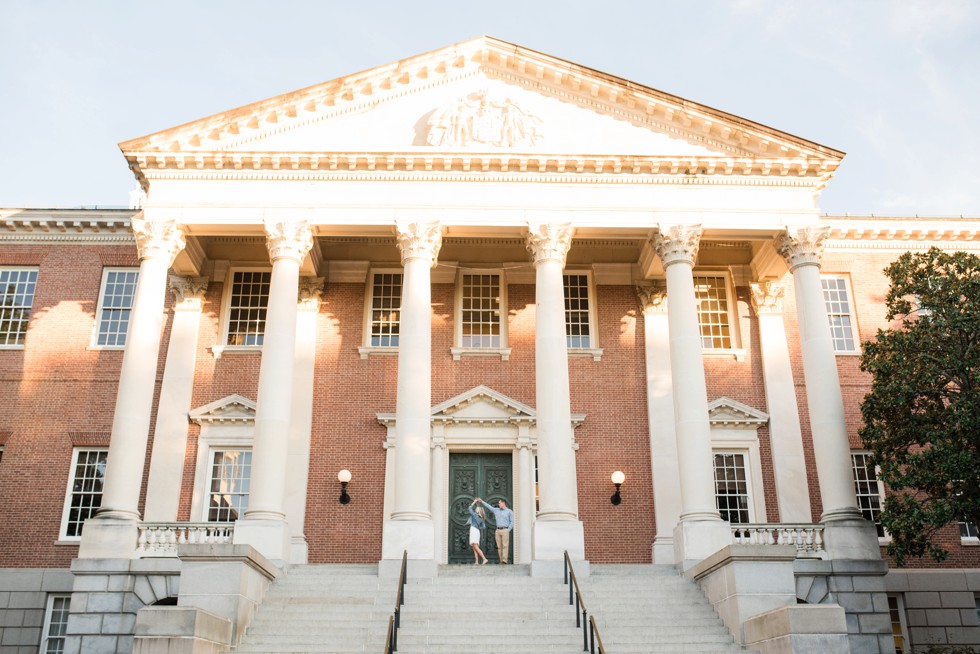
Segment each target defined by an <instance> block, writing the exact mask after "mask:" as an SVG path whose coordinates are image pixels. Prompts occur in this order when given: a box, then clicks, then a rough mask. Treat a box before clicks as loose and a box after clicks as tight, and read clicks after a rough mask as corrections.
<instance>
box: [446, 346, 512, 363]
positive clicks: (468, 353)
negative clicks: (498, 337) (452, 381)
mask: <svg viewBox="0 0 980 654" xmlns="http://www.w3.org/2000/svg"><path fill="white" fill-rule="evenodd" d="M449 352H450V353H451V354H452V355H453V361H459V360H460V359H461V358H463V357H497V356H499V357H500V360H501V361H507V360H509V359H510V348H509V347H453V348H449Z"/></svg>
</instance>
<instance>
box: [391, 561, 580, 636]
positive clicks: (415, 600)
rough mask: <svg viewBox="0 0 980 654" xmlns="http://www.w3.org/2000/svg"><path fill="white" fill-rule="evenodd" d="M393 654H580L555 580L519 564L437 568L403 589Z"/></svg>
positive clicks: (572, 621) (561, 590) (562, 591)
mask: <svg viewBox="0 0 980 654" xmlns="http://www.w3.org/2000/svg"><path fill="white" fill-rule="evenodd" d="M398 652H399V653H400V654H411V653H414V652H454V653H455V654H463V653H470V652H472V653H474V654H476V653H479V654H489V653H492V652H500V653H502V654H503V653H507V654H537V653H544V652H555V653H559V652H560V653H562V654H581V652H582V632H581V630H579V629H576V628H575V612H574V608H573V607H571V606H569V604H568V590H567V586H564V585H563V584H562V582H561V579H550V578H537V577H534V578H532V577H531V576H530V569H529V566H524V565H508V566H500V565H484V566H479V567H477V566H474V565H450V566H440V568H439V576H438V577H436V578H435V579H411V580H410V581H409V583H408V584H407V586H406V588H405V606H404V607H403V608H402V623H401V629H400V630H399V635H398Z"/></svg>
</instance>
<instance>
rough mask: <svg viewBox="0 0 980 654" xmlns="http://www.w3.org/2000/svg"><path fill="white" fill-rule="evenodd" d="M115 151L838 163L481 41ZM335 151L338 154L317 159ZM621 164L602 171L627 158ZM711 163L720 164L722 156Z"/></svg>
mask: <svg viewBox="0 0 980 654" xmlns="http://www.w3.org/2000/svg"><path fill="white" fill-rule="evenodd" d="M120 147H121V148H122V149H123V151H124V152H125V153H126V155H127V158H129V159H130V162H131V164H132V165H133V168H134V170H135V171H136V172H137V174H139V171H140V168H141V167H143V166H146V165H148V161H151V160H152V162H153V163H152V165H153V166H155V167H157V168H159V167H170V166H174V167H177V168H184V167H186V166H188V165H190V166H196V167H198V168H200V167H210V166H215V167H218V168H224V169H235V168H243V167H244V168H257V167H265V166H267V165H269V166H271V167H273V168H280V167H282V168H287V169H288V168H292V169H296V168H302V169H305V168H307V167H310V168H314V169H329V168H336V167H338V166H342V167H349V168H351V169H353V168H354V167H356V166H357V165H359V161H358V153H361V154H362V155H364V157H363V158H365V159H366V160H368V162H369V163H368V165H369V169H371V170H373V169H375V167H379V168H380V169H382V170H383V169H385V168H384V167H385V166H387V169H388V170H395V169H399V170H400V169H401V166H407V167H408V168H407V169H409V170H413V169H417V168H416V166H417V167H418V168H422V169H428V168H427V167H431V166H433V165H437V166H442V165H447V164H446V163H445V162H444V159H440V158H439V157H438V156H437V155H440V154H443V155H444V154H446V153H450V154H451V153H464V154H472V153H486V155H487V156H486V157H484V161H483V163H482V165H484V166H490V165H491V160H492V159H493V157H494V155H497V156H500V155H504V154H524V155H528V157H533V156H534V155H541V154H543V153H553V154H556V155H572V154H574V155H591V156H593V157H601V156H603V155H609V156H618V157H647V158H649V157H670V158H674V159H675V160H676V161H677V165H675V166H669V167H667V168H665V169H664V168H659V169H658V170H661V172H663V171H664V170H666V171H668V172H675V173H676V172H680V173H681V174H683V173H684V172H685V171H687V170H690V169H691V168H692V167H697V166H702V164H701V163H694V162H701V161H702V160H704V159H706V158H709V159H710V158H717V159H727V160H729V161H732V162H737V161H739V160H742V161H744V160H745V159H746V158H751V159H758V158H762V159H772V160H779V159H782V160H787V161H788V160H803V161H809V162H814V161H819V162H832V163H833V164H834V165H835V164H836V162H837V161H839V159H840V158H841V156H842V154H843V153H840V152H837V151H834V150H831V149H829V148H826V147H824V146H820V145H818V144H816V143H812V142H810V141H806V140H804V139H800V138H798V137H795V136H792V135H790V134H786V133H784V132H780V131H778V130H774V129H772V128H769V127H766V126H764V125H760V124H757V123H753V122H751V121H748V120H745V119H743V118H739V117H737V116H734V115H731V114H726V113H724V112H721V111H718V110H716V109H712V108H710V107H706V106H703V105H699V104H697V103H694V102H691V101H688V100H685V99H683V98H680V97H677V96H672V95H669V94H667V93H663V92H661V91H657V90H656V89H652V88H649V87H645V86H642V85H639V84H636V83H633V82H630V81H628V80H624V79H621V78H617V77H615V76H612V75H608V74H605V73H600V72H598V71H594V70H591V69H588V68H585V67H582V66H579V65H576V64H573V63H571V62H567V61H564V60H561V59H558V58H555V57H551V56H548V55H544V54H541V53H538V52H535V51H533V50H528V49H525V48H521V47H519V46H515V45H512V44H509V43H506V42H503V41H499V40H497V39H493V38H491V37H480V38H477V39H474V40H471V41H467V42H464V43H460V44H457V45H454V46H450V47H448V48H443V49H440V50H436V51H433V52H430V53H426V54H423V55H419V56H416V57H412V58H409V59H405V60H402V61H399V62H397V63H394V64H390V65H387V66H381V67H378V68H374V69H371V70H368V71H364V72H361V73H357V74H354V75H350V76H347V77H343V78H339V79H335V80H332V81H330V82H326V83H323V84H318V85H315V86H311V87H309V88H307V89H302V90H300V91H296V92H293V93H288V94H284V95H281V96H277V97H274V98H270V99H268V100H263V101H261V102H256V103H254V104H251V105H246V106H244V107H240V108H238V109H234V110H231V111H227V112H224V113H221V114H217V115H215V116H211V117H208V118H204V119H201V120H198V121H194V122H191V123H188V124H185V125H182V126H180V127H176V128H173V129H169V130H164V131H162V132H158V133H156V134H152V135H149V136H146V137H142V138H138V139H133V140H131V141H127V142H125V143H122V144H121V146H120ZM341 153H342V154H344V155H347V156H345V157H343V158H337V157H334V158H331V157H330V156H326V157H322V158H321V156H320V155H330V154H333V155H337V154H341ZM377 153H387V155H388V159H387V160H386V159H384V158H382V159H380V160H379V159H378V158H377V157H376V156H372V155H377ZM277 155H287V156H284V157H278V156H277ZM350 155H353V158H352V157H351V156H350ZM427 156H431V157H433V160H428V161H427V160H426V157H427ZM406 157H409V158H410V161H409V162H407V163H406V160H405V158H406ZM415 157H417V159H416V158H415ZM396 161H397V163H396ZM433 161H436V163H433ZM521 161H522V160H521V158H520V157H518V158H517V159H516V161H515V163H513V164H511V163H510V162H509V161H508V163H507V164H506V165H505V169H506V168H520V167H521V166H522V164H521ZM618 161H619V163H617V164H612V165H614V166H624V165H625V166H630V165H633V166H636V165H637V164H635V163H634V164H631V163H630V162H629V161H626V162H625V163H623V161H622V160H618ZM535 162H536V163H533V164H532V166H534V165H536V166H547V165H550V164H549V163H548V161H547V160H546V159H541V158H539V159H537V160H535ZM379 164H380V166H379ZM396 165H397V166H398V168H395V166H396ZM477 165H480V164H477ZM499 165H500V164H499V162H498V163H494V164H493V166H495V167H497V166H499ZM575 165H579V164H575ZM580 165H581V166H583V167H585V166H590V167H593V168H594V167H596V166H599V169H600V170H601V161H599V162H597V161H596V160H594V159H589V160H586V159H584V158H583V159H582V163H581V164H580ZM719 165H720V166H721V168H722V169H729V168H730V167H731V165H732V164H726V163H724V162H721V163H720V164H719ZM733 165H735V166H737V165H738V164H737V163H735V164H733ZM742 165H744V163H743V164H742ZM828 165H829V164H828ZM709 167H711V166H710V164H709ZM711 168H712V169H713V167H711ZM776 169H777V170H780V169H781V168H780V167H779V165H777V167H776ZM786 170H788V168H786Z"/></svg>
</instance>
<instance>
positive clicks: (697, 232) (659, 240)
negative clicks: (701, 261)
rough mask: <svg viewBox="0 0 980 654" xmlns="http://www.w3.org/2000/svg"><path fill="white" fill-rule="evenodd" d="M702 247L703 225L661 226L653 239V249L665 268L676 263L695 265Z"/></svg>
mask: <svg viewBox="0 0 980 654" xmlns="http://www.w3.org/2000/svg"><path fill="white" fill-rule="evenodd" d="M700 247H701V225H670V226H669V227H664V226H663V225H661V226H660V231H659V232H658V233H657V234H655V235H654V237H653V249H654V250H656V251H657V256H659V257H660V260H661V261H662V262H663V264H664V268H666V267H667V266H669V265H671V264H674V263H686V264H688V265H690V266H693V265H694V262H695V260H696V259H697V258H698V248H700Z"/></svg>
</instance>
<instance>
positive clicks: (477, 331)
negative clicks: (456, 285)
mask: <svg viewBox="0 0 980 654" xmlns="http://www.w3.org/2000/svg"><path fill="white" fill-rule="evenodd" d="M462 291H463V297H462V303H461V304H462V306H461V308H460V313H461V316H462V319H461V321H460V323H461V328H462V339H461V342H460V345H461V346H462V347H472V348H497V347H500V346H501V342H500V314H501V311H500V275H495V274H481V275H463V289H462Z"/></svg>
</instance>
